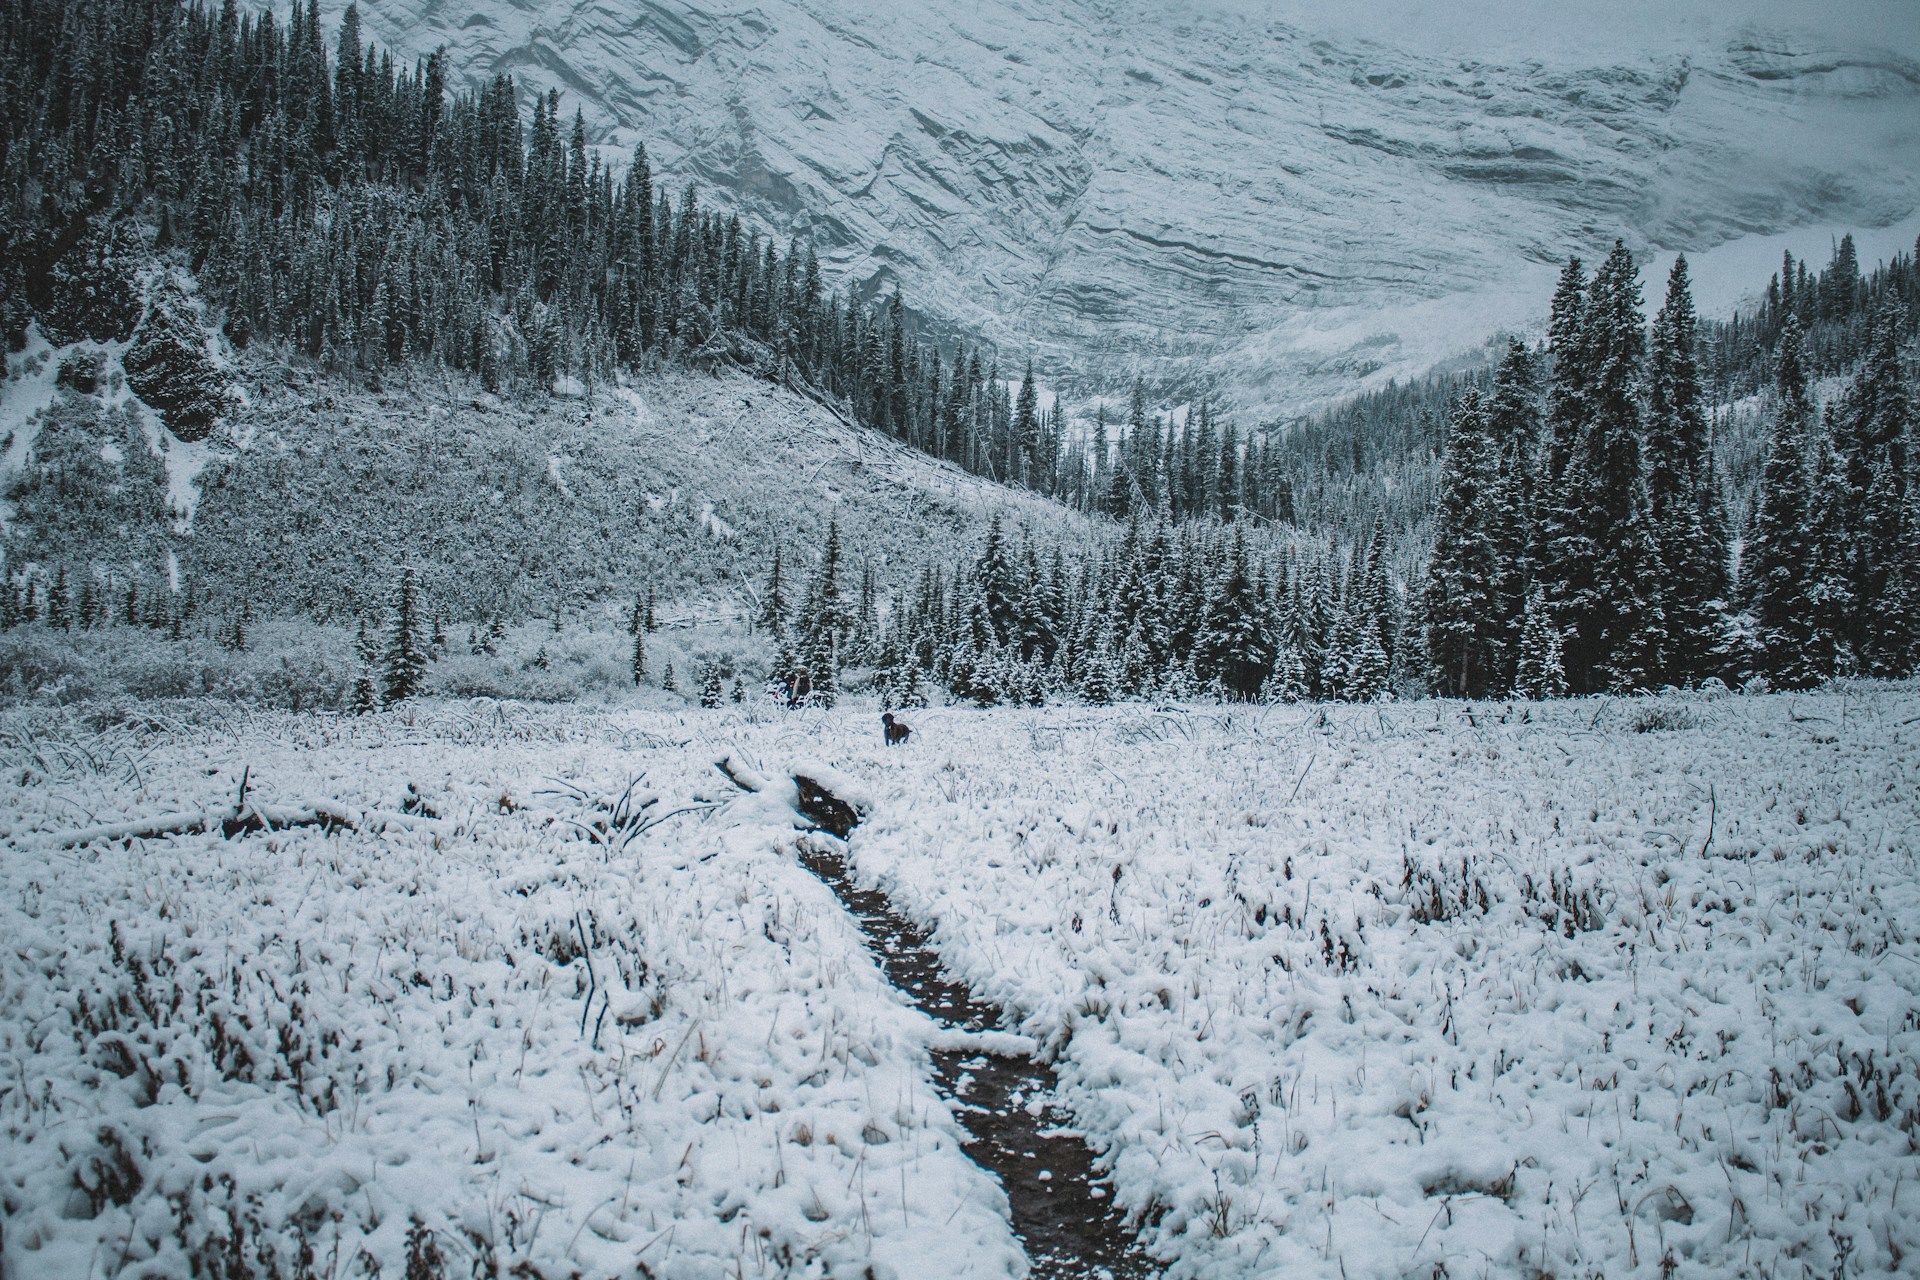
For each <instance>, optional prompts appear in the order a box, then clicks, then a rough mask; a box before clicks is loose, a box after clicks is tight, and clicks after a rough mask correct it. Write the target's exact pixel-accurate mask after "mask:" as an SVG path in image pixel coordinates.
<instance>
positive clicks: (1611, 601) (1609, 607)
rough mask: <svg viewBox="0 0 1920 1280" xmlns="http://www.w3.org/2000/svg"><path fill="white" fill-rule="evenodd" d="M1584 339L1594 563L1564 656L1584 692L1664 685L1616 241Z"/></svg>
mask: <svg viewBox="0 0 1920 1280" xmlns="http://www.w3.org/2000/svg"><path fill="white" fill-rule="evenodd" d="M1584 338H1585V341H1584V343H1583V345H1582V359H1583V360H1584V361H1585V362H1586V364H1587V367H1588V394H1589V404H1588V408H1589V419H1588V426H1587V429H1588V459H1589V464H1590V470H1589V472H1588V476H1589V479H1590V481H1591V489H1590V496H1591V501H1590V503H1589V505H1588V507H1587V509H1586V511H1585V513H1584V517H1585V521H1586V525H1587V529H1588V532H1589V538H1590V541H1591V542H1592V544H1593V545H1594V546H1595V547H1596V549H1597V552H1598V557H1597V561H1596V564H1595V566H1594V587H1595V593H1594V608H1593V610H1592V611H1591V612H1590V613H1588V614H1586V615H1585V616H1584V617H1579V618H1576V619H1574V627H1573V633H1574V634H1573V637H1572V639H1571V640H1570V641H1569V645H1568V648H1569V650H1572V649H1573V647H1574V644H1575V643H1576V642H1577V644H1578V646H1579V652H1580V653H1581V655H1582V656H1583V658H1584V661H1585V666H1586V669H1587V670H1588V671H1589V672H1590V673H1591V674H1590V679H1591V681H1592V683H1591V685H1590V686H1589V688H1591V687H1596V686H1597V687H1603V688H1611V689H1616V690H1618V689H1621V688H1625V687H1631V688H1646V687H1651V686H1653V685H1657V684H1659V683H1661V682H1663V681H1664V679H1665V673H1666V665H1665V664H1666V658H1667V646H1666V637H1665V616H1666V600H1665V590H1664V589H1665V587H1666V585H1667V584H1666V581H1665V570H1664V567H1663V566H1662V564H1661V562H1660V556H1659V545H1658V541H1657V539H1656V537H1655V529H1654V512H1653V504H1652V500H1651V498H1649V497H1648V496H1647V486H1646V469H1645V461H1644V459H1643V456H1642V451H1641V447H1640V440H1641V432H1642V428H1643V423H1642V415H1641V384H1642V375H1643V369H1642V365H1643V362H1644V358H1645V353H1646V332H1645V325H1644V322H1643V321H1642V319H1641V297H1640V270H1639V268H1638V267H1637V266H1635V265H1634V261H1633V255H1632V254H1631V253H1629V252H1628V251H1627V248H1626V245H1625V244H1623V243H1622V242H1620V241H1618V240H1616V241H1614V244H1613V250H1612V251H1611V252H1610V253H1608V254H1607V258H1606V261H1605V262H1603V263H1602V264H1601V265H1600V269H1599V270H1598V271H1597V272H1595V273H1594V278H1593V282H1592V285H1591V286H1590V287H1589V288H1588V290H1587V311H1586V326H1585V330H1584ZM1576 691H1577V692H1578V691H1581V690H1580V689H1579V687H1578V686H1577V685H1576Z"/></svg>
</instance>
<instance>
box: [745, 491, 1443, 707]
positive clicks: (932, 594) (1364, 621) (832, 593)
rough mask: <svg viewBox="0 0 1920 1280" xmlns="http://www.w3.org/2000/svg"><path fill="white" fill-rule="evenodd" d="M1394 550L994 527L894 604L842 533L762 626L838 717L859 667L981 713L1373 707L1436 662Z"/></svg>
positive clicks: (1222, 530) (774, 598)
mask: <svg viewBox="0 0 1920 1280" xmlns="http://www.w3.org/2000/svg"><path fill="white" fill-rule="evenodd" d="M1384 541H1385V538H1384V531H1383V530H1376V532H1375V536H1374V538H1373V539H1372V540H1371V541H1370V542H1369V543H1368V544H1367V545H1365V546H1363V547H1362V548H1361V549H1360V550H1359V551H1358V552H1357V553H1355V554H1354V555H1352V556H1351V557H1343V556H1341V555H1339V554H1338V553H1336V552H1334V551H1333V550H1332V549H1331V548H1329V547H1326V546H1308V545H1305V544H1302V545H1300V546H1287V545H1282V544H1279V543H1278V542H1276V540H1275V539H1273V538H1271V537H1267V536H1263V535H1259V534H1250V533H1249V531H1248V530H1247V528H1246V527H1245V526H1244V525H1241V526H1234V527H1228V526H1225V525H1221V524H1218V523H1208V524H1203V523H1198V522H1194V523H1187V524H1178V525H1176V524H1174V523H1173V522H1171V521H1169V520H1166V519H1158V520H1153V521H1151V522H1148V521H1144V520H1141V519H1139V518H1133V519H1130V520H1129V521H1128V522H1127V524H1126V525H1125V526H1124V528H1123V529H1122V530H1121V531H1119V532H1118V533H1117V534H1115V535H1114V536H1113V537H1111V538H1106V539H1101V540H1099V541H1097V542H1095V543H1094V544H1092V545H1080V546H1075V547H1071V548H1069V547H1061V546H1044V545H1042V544H1040V543H1037V542H1035V541H1032V540H1025V539H1021V538H1018V537H1016V536H1015V535H1013V534H1010V533H1009V532H1008V531H1007V530H1005V529H1004V528H1003V527H1002V525H1001V524H1000V522H999V521H998V520H996V521H995V522H994V523H993V525H992V526H991V528H990V529H989V531H988V533H987V536H986V539H985V542H984V544H983V545H982V546H981V548H980V550H979V551H978V553H977V554H975V555H973V556H971V557H968V558H966V559H964V560H961V561H959V562H957V563H955V564H953V565H951V566H939V565H933V564H929V565H927V566H926V567H924V568H923V569H922V570H921V571H920V573H919V575H918V577H917V578H916V579H915V580H913V581H912V582H910V583H907V584H904V585H903V586H902V587H901V588H900V589H899V590H897V591H895V592H893V593H891V597H890V599H888V598H883V595H882V591H881V588H879V587H878V586H877V585H876V583H875V581H874V575H873V572H872V570H871V569H870V568H867V567H862V568H861V569H859V570H858V571H857V572H853V571H850V570H849V569H848V567H847V566H846V565H845V564H844V562H843V551H842V548H841V545H840V539H839V533H838V530H837V529H831V530H830V531H829V533H828V538H827V542H826V544H825V546H824V548H823V550H822V553H821V555H820V556H819V558H818V560H817V562H816V564H815V565H814V567H813V569H812V571H811V573H810V574H809V575H808V576H807V579H806V582H805V584H804V586H803V587H799V588H798V589H796V584H794V583H793V582H792V581H791V579H790V577H789V575H788V574H787V573H786V572H785V570H784V568H783V565H784V560H783V557H782V555H780V554H776V556H775V558H774V561H773V567H772V570H771V572H770V574H769V577H768V579H767V582H766V584H765V589H764V590H763V592H762V595H761V601H760V608H759V611H758V614H757V616H756V619H755V622H756V625H758V626H759V627H760V628H762V629H763V630H765V631H766V632H767V633H769V634H770V635H771V637H772V638H773V640H774V642H775V646H776V649H777V653H778V656H777V658H776V660H775V662H774V664H773V671H772V681H773V685H774V687H775V689H776V691H777V692H778V693H779V694H780V696H782V697H783V698H785V699H786V700H787V701H788V702H790V703H793V704H796V705H797V704H800V703H825V704H827V705H831V704H832V702H833V700H834V698H835V697H836V696H837V693H838V690H839V688H840V685H841V678H842V673H843V672H845V671H847V670H850V669H870V678H871V680H872V682H873V685H874V687H875V688H876V689H877V690H878V691H879V693H880V696H881V697H882V699H883V700H884V701H887V702H889V703H890V704H892V705H896V706H899V705H913V703H914V702H915V701H917V700H918V698H919V696H920V693H921V690H922V689H923V688H924V687H925V686H927V685H939V686H942V687H945V688H946V689H948V690H949V691H951V692H952V693H953V694H954V695H955V696H956V697H960V698H964V699H967V700H970V701H973V702H977V703H979V704H981V705H995V704H1015V705H1018V704H1037V703H1040V702H1043V701H1046V700H1048V699H1052V698H1059V697H1070V698H1075V699H1079V700H1082V701H1086V702H1091V703H1104V702H1111V701H1114V700H1116V699H1121V698H1139V697H1167V698H1193V697H1204V696H1213V697H1219V698H1225V699H1238V700H1246V699H1253V698H1267V699H1272V700H1285V701H1297V700H1303V699H1312V698H1337V699H1345V700H1351V701H1368V700H1371V699H1373V698H1376V697H1378V696H1380V695H1381V694H1382V693H1383V692H1385V691H1386V690H1387V689H1388V688H1389V687H1390V684H1392V683H1394V682H1396V681H1397V682H1398V683H1399V684H1400V685H1402V686H1403V687H1410V686H1411V684H1413V683H1417V682H1418V680H1419V673H1420V672H1421V671H1422V670H1423V669H1424V664H1425V659H1424V657H1423V656H1422V652H1423V651H1422V649H1421V637H1420V635H1419V634H1418V632H1417V630H1416V631H1414V632H1411V633H1409V631H1408V630H1407V627H1406V618H1405V614H1404V611H1403V610H1402V609H1401V607H1400V604H1399V595H1398V593H1397V592H1396V590H1395V588H1394V584H1393V582H1392V580H1391V577H1390V575H1389V572H1388V569H1387V566H1386V563H1385V557H1384Z"/></svg>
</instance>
